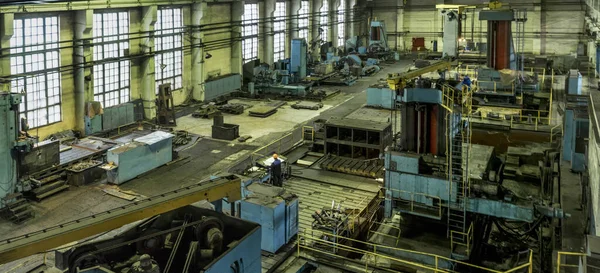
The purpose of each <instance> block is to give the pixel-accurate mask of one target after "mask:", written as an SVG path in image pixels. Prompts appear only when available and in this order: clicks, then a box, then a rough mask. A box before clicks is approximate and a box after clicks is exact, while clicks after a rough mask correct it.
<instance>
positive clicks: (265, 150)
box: [251, 126, 304, 162]
mask: <svg viewBox="0 0 600 273" xmlns="http://www.w3.org/2000/svg"><path fill="white" fill-rule="evenodd" d="M303 132H304V127H302V126H301V127H298V128H295V129H294V130H292V131H291V132H289V133H287V134H285V135H283V136H282V137H280V138H278V139H276V140H274V141H272V142H270V143H269V144H267V145H265V146H262V147H260V148H258V149H256V150H254V151H253V152H252V153H251V160H252V162H256V160H257V159H260V158H265V157H268V156H270V155H271V154H272V153H277V154H280V153H283V152H285V151H287V150H289V149H291V148H292V147H294V146H295V145H296V144H298V143H300V142H301V141H302V140H304V134H303Z"/></svg>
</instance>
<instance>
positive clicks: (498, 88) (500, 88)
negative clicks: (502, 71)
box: [472, 80, 515, 94]
mask: <svg viewBox="0 0 600 273" xmlns="http://www.w3.org/2000/svg"><path fill="white" fill-rule="evenodd" d="M472 85H474V86H477V89H478V90H480V91H488V92H490V91H493V92H494V93H498V92H506V93H508V92H510V93H511V94H514V93H515V83H514V82H512V83H511V84H510V85H504V84H502V83H499V82H496V81H479V80H478V81H476V82H474V83H473V84H472ZM490 86H491V88H490ZM508 87H510V88H508Z"/></svg>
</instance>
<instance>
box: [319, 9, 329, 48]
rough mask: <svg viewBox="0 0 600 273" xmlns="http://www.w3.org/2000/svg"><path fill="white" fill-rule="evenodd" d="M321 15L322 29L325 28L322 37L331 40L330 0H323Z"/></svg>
mask: <svg viewBox="0 0 600 273" xmlns="http://www.w3.org/2000/svg"><path fill="white" fill-rule="evenodd" d="M319 15H320V16H321V21H320V22H321V29H323V33H321V39H322V40H323V41H325V42H327V41H329V36H328V35H329V1H328V0H323V6H322V7H321V12H320V13H319Z"/></svg>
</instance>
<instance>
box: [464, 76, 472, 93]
mask: <svg viewBox="0 0 600 273" xmlns="http://www.w3.org/2000/svg"><path fill="white" fill-rule="evenodd" d="M462 84H463V85H466V86H467V87H469V90H471V78H469V76H467V75H463V81H462Z"/></svg>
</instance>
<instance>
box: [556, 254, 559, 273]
mask: <svg viewBox="0 0 600 273" xmlns="http://www.w3.org/2000/svg"><path fill="white" fill-rule="evenodd" d="M556 273H560V252H558V253H557V257H556Z"/></svg>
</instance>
